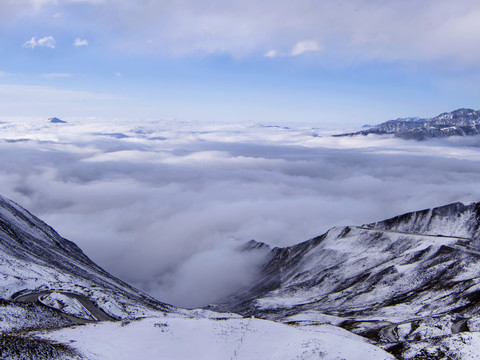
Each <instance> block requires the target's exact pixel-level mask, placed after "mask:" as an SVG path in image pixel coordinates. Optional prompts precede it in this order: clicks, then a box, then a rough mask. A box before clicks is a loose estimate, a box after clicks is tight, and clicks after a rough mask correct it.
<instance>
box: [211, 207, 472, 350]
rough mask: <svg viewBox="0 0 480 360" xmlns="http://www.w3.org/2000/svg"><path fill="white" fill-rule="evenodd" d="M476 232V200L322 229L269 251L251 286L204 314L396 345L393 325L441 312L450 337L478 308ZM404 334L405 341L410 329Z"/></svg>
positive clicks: (427, 317)
mask: <svg viewBox="0 0 480 360" xmlns="http://www.w3.org/2000/svg"><path fill="white" fill-rule="evenodd" d="M479 229H480V203H471V204H462V203H454V204H450V205H446V206H441V207H438V208H434V209H427V210H421V211H416V212H411V213H408V214H404V215H400V216H397V217H394V218H392V219H388V220H384V221H379V222H376V223H371V224H367V225H362V226H344V227H336V228H332V229H330V230H329V231H328V232H327V233H325V234H323V235H321V236H319V237H316V238H313V239H311V240H308V241H305V242H303V243H300V244H297V245H294V246H289V247H285V248H274V249H272V250H271V251H270V253H269V254H268V255H267V257H266V258H265V265H264V267H263V271H262V273H261V275H260V276H259V277H258V278H257V280H256V282H255V283H254V284H253V285H252V286H251V287H249V288H246V289H243V290H242V291H240V292H238V293H237V294H235V295H233V296H230V297H228V298H226V299H224V301H223V302H222V303H220V304H217V305H215V306H213V307H212V308H213V309H217V310H224V311H225V310H229V311H235V312H239V313H242V314H254V315H255V316H256V317H262V318H267V319H275V320H277V321H295V322H305V321H309V322H312V321H313V320H315V319H323V320H322V321H330V322H332V323H335V324H343V325H342V326H344V327H347V328H349V329H352V330H354V331H355V332H357V333H359V334H362V335H365V336H369V337H371V338H373V339H381V338H386V339H390V340H391V339H397V340H398V337H396V336H397V335H398V334H397V335H392V334H391V333H390V330H391V329H394V328H395V329H396V327H397V326H400V324H411V323H413V322H415V323H417V326H418V324H420V323H422V322H423V321H426V320H425V319H439V318H440V317H444V316H446V315H447V314H449V316H450V318H448V319H444V320H442V321H446V323H448V324H450V325H448V326H449V327H448V331H447V333H449V334H452V332H455V331H458V329H459V328H460V325H461V324H462V323H461V322H457V321H463V320H455V319H469V318H472V317H474V316H476V313H477V312H478V310H479V305H478V294H479V293H480V266H479V262H480V247H479V234H480V232H479ZM315 321H318V320H315ZM429 321H430V320H429ZM438 321H440V320H438ZM432 322H433V320H432ZM437 325H438V324H437ZM437 325H435V326H437ZM412 326H413V325H412ZM429 326H430V325H429ZM432 326H433V325H432ZM405 327H406V325H405ZM389 329H390V330H389ZM409 329H410V330H408V331H407V332H406V334H407V335H405V336H406V337H408V336H410V335H408V334H410V332H413V331H414V329H415V327H411V328H409ZM452 329H453V330H452ZM429 331H430V330H429ZM447 333H445V334H447ZM413 336H414V335H412V337H413ZM418 336H420V337H422V336H426V335H425V334H423V333H422V334H421V335H418ZM390 340H389V341H390Z"/></svg>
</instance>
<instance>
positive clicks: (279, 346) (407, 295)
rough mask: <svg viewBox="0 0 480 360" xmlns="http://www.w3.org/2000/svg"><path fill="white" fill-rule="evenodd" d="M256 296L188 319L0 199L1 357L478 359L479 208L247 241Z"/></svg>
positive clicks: (229, 300) (239, 297)
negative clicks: (257, 260) (255, 268)
mask: <svg viewBox="0 0 480 360" xmlns="http://www.w3.org/2000/svg"><path fill="white" fill-rule="evenodd" d="M239 251H243V252H247V253H251V254H252V256H259V254H262V256H264V260H263V265H262V267H261V269H260V272H259V274H258V276H257V277H256V279H255V280H254V281H253V282H252V284H251V285H249V286H247V287H245V288H244V289H241V290H240V291H237V292H236V293H234V294H231V295H230V296H228V297H226V298H224V299H223V300H222V301H220V302H218V303H216V304H211V305H209V306H208V307H207V308H206V309H197V310H186V309H181V308H178V307H175V306H172V305H168V304H165V303H163V302H161V301H158V300H156V299H153V298H151V297H150V296H148V295H146V294H143V293H142V292H140V291H139V290H137V289H135V288H133V287H131V286H129V285H127V284H125V283H124V282H122V281H121V280H118V279H116V278H115V277H114V276H112V275H110V274H108V273H107V272H106V271H104V270H103V269H102V268H100V267H99V266H98V265H96V264H94V263H93V262H92V261H91V260H90V259H89V258H88V257H87V256H86V255H85V254H84V253H83V252H82V251H81V250H80V249H79V248H78V247H77V246H76V245H75V244H74V243H72V242H70V241H68V240H66V239H64V238H62V237H61V236H60V235H58V234H57V233H56V232H55V231H54V230H53V229H52V228H51V227H49V226H48V225H46V224H45V223H43V222H42V221H41V220H40V219H38V218H36V217H35V216H34V215H32V214H31V213H29V212H28V211H27V210H25V209H23V208H22V207H20V206H19V205H18V204H16V203H14V202H12V201H10V200H8V199H5V198H1V197H0V276H1V277H2V281H1V282H0V299H1V302H0V308H1V312H0V316H1V320H2V321H1V322H0V326H1V331H2V333H1V339H0V341H1V345H0V357H1V358H12V359H24V358H30V359H50V358H52V359H53V358H55V359H56V358H58V359H129V358H130V359H131V358H133V357H140V358H147V359H150V358H151V359H155V358H160V357H162V358H168V359H193V358H195V359H228V358H232V359H256V358H262V359H293V358H298V359H318V358H322V359H338V358H342V359H395V358H396V359H476V358H477V357H478V354H479V353H480V351H479V349H480V332H479V331H480V316H478V315H477V314H478V310H479V307H480V302H479V301H480V267H479V266H478V264H479V261H480V203H470V204H462V203H454V204H450V205H446V206H441V207H437V208H433V209H427V210H422V211H415V212H411V213H407V214H404V215H400V216H397V217H394V218H391V219H388V220H382V221H378V222H373V223H368V224H363V225H358V226H343V227H335V228H332V229H330V230H329V231H327V232H326V233H325V234H323V235H321V236H318V237H315V238H313V239H310V240H307V241H304V242H302V243H299V244H297V245H294V246H288V247H283V248H279V247H276V248H271V247H270V246H269V245H267V244H264V243H259V242H256V241H254V240H252V241H250V242H248V243H247V244H245V245H244V246H243V247H242V248H241V249H239Z"/></svg>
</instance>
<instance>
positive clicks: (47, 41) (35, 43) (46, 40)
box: [23, 36, 55, 49]
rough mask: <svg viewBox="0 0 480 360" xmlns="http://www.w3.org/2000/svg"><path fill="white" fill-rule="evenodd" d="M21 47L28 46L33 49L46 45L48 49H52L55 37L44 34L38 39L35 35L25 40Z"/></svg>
mask: <svg viewBox="0 0 480 360" xmlns="http://www.w3.org/2000/svg"><path fill="white" fill-rule="evenodd" d="M23 47H28V48H32V49H35V48H36V47H47V48H50V49H54V48H55V39H54V38H53V36H45V37H43V38H40V39H38V40H37V39H36V38H35V37H32V38H31V39H30V40H28V41H26V42H25V43H24V44H23Z"/></svg>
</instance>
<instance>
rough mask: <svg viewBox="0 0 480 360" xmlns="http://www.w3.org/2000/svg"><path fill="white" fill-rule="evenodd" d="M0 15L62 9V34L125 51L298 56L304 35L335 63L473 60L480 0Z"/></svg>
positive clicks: (134, 7) (20, 6) (113, 2)
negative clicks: (95, 39)
mask: <svg viewBox="0 0 480 360" xmlns="http://www.w3.org/2000/svg"><path fill="white" fill-rule="evenodd" d="M0 14H5V16H2V15H0V23H1V22H2V21H3V23H12V22H15V21H25V18H33V19H35V21H34V24H36V25H38V22H45V23H46V24H49V23H50V21H51V19H52V18H53V17H55V16H57V17H58V14H62V16H61V17H62V18H64V22H61V23H60V25H58V26H62V25H61V24H63V26H65V29H64V30H66V29H68V33H75V32H78V33H85V32H86V31H87V29H88V32H89V33H91V34H92V35H94V36H96V37H98V38H102V39H108V42H109V45H110V46H113V47H115V48H117V49H118V50H119V51H120V49H123V50H124V51H127V52H128V53H131V52H140V53H144V52H150V53H160V54H170V55H171V54H174V55H185V54H192V53H193V54H195V53H207V54H210V53H226V54H230V55H234V56H247V55H252V54H257V55H260V56H261V55H263V54H267V53H270V54H273V51H275V52H277V53H279V54H287V53H289V52H290V51H291V49H292V48H293V49H294V51H293V52H292V54H293V53H297V55H298V54H300V53H302V52H303V50H302V48H301V46H300V48H297V49H296V47H297V45H298V44H299V43H300V42H301V41H304V40H305V39H311V40H310V41H314V42H316V43H317V44H322V45H321V48H322V49H324V51H322V52H320V53H319V54H322V56H325V57H327V58H329V57H334V58H335V59H336V60H337V61H338V60H340V59H344V60H343V61H350V60H352V61H353V60H358V59H364V60H379V61H388V62H391V61H440V60H444V61H450V60H454V61H456V62H458V63H462V64H465V63H468V64H470V65H474V64H475V62H476V61H478V60H479V58H480V50H478V49H477V47H475V46H473V44H475V43H478V41H479V40H480V27H479V24H480V4H479V3H478V2H477V1H474V0H459V1H456V2H455V3H453V2H451V1H449V0H435V1H434V0H426V1H422V2H418V1H414V0H406V1H393V0H388V1H379V0H369V1H362V2H358V1H353V0H346V1H338V0H326V1H321V2H319V1H315V0H299V1H296V2H295V4H293V3H292V2H291V1H284V0H281V1H278V0H276V1H273V0H267V1H262V2H258V1H253V0H245V1H242V2H241V3H237V2H226V1H223V0H213V1H208V2H207V1H197V0H195V1H193V0H187V1H181V2H178V1H159V0H154V1H151V0H139V1H135V2H132V1H130V0H108V1H107V0H104V1H102V0H74V1H72V0H63V1H62V0H55V1H53V0H21V1H11V0H8V1H2V3H1V4H0ZM39 19H40V20H39ZM296 44H297V45H296ZM300 44H301V43H300ZM104 45H107V44H104ZM304 45H306V43H305V44H304ZM272 49H273V50H272ZM295 49H296V50H295ZM310 50H311V47H310Z"/></svg>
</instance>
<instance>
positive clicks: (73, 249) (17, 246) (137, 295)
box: [0, 197, 174, 318]
mask: <svg viewBox="0 0 480 360" xmlns="http://www.w3.org/2000/svg"><path fill="white" fill-rule="evenodd" d="M0 276H1V277H2V281H1V283H0V299H4V300H7V301H8V300H17V301H23V302H35V301H36V300H37V298H39V297H43V298H44V301H48V299H47V296H48V295H49V294H54V293H55V294H56V296H57V297H59V296H63V302H62V301H57V302H55V303H54V304H57V305H58V306H57V307H58V308H59V307H60V304H63V305H62V306H65V305H70V307H72V304H74V303H75V301H76V302H83V304H82V306H80V305H78V308H81V307H84V306H87V307H89V306H90V307H91V309H92V311H95V310H94V308H99V309H100V312H99V314H102V313H104V314H105V315H104V316H102V315H99V316H100V317H104V318H129V317H136V316H138V315H139V314H142V313H144V314H147V313H148V312H149V311H159V310H160V311H172V310H173V309H174V308H173V307H171V306H169V305H166V304H163V303H160V302H159V301H157V300H155V299H153V298H151V297H149V296H147V295H146V294H143V293H141V292H140V291H139V290H136V289H134V288H133V287H131V286H130V285H127V284H126V283H124V282H122V281H120V280H118V279H117V278H115V277H113V276H112V275H110V274H109V273H107V272H106V271H104V270H103V269H102V268H100V267H99V266H98V265H96V264H95V263H93V262H92V261H91V260H90V259H89V258H88V257H87V256H85V254H84V253H83V252H82V251H81V250H80V249H79V248H78V247H77V246H76V245H75V244H74V243H72V242H70V241H68V240H66V239H64V238H62V237H61V236H60V235H58V234H57V233H56V232H55V231H54V230H53V229H52V228H51V227H49V226H48V225H46V224H45V223H44V222H42V221H41V220H40V219H38V218H36V217H35V216H33V215H32V214H30V213H29V212H28V211H26V210H25V209H23V208H21V207H20V206H19V205H17V204H15V203H14V202H12V201H10V200H7V199H5V198H3V197H0ZM62 294H63V295H62ZM66 303H69V304H66ZM90 303H92V304H91V305H89V304H90Z"/></svg>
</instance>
